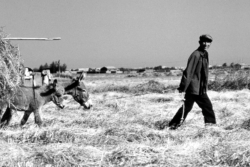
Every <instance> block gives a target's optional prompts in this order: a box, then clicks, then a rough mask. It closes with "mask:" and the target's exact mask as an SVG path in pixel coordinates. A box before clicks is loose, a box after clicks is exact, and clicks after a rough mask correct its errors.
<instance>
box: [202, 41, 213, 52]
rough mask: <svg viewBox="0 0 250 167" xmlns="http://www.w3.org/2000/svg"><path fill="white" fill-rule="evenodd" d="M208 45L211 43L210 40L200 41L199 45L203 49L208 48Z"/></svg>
mask: <svg viewBox="0 0 250 167" xmlns="http://www.w3.org/2000/svg"><path fill="white" fill-rule="evenodd" d="M210 45H211V42H209V41H200V47H201V48H202V49H203V50H208V48H209V47H210Z"/></svg>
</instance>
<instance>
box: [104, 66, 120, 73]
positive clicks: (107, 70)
mask: <svg viewBox="0 0 250 167" xmlns="http://www.w3.org/2000/svg"><path fill="white" fill-rule="evenodd" d="M116 71H117V68H115V67H113V66H106V67H102V68H101V69H100V73H116Z"/></svg>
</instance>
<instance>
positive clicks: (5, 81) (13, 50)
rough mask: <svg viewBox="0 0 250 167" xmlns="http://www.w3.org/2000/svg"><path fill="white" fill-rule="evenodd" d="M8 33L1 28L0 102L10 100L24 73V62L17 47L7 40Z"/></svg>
mask: <svg viewBox="0 0 250 167" xmlns="http://www.w3.org/2000/svg"><path fill="white" fill-rule="evenodd" d="M7 36H8V34H7V33H5V32H4V31H3V28H0V100H1V101H2V100H6V99H10V98H11V97H12V96H13V94H14V93H15V88H16V86H18V85H20V83H21V81H22V75H23V71H24V66H23V60H22V59H21V55H20V52H19V48H18V47H17V46H13V45H12V44H11V43H10V40H5V39H3V38H6V37H7Z"/></svg>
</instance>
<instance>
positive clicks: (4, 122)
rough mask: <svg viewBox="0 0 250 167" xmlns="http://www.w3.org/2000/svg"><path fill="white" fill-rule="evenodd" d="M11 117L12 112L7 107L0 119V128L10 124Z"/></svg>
mask: <svg viewBox="0 0 250 167" xmlns="http://www.w3.org/2000/svg"><path fill="white" fill-rule="evenodd" d="M12 115H13V113H12V110H11V109H10V108H9V107H7V108H6V111H5V113H4V114H3V117H2V118H1V125H0V127H3V126H6V125H8V124H9V123H10V120H11V118H12Z"/></svg>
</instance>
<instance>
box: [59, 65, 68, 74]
mask: <svg viewBox="0 0 250 167" xmlns="http://www.w3.org/2000/svg"><path fill="white" fill-rule="evenodd" d="M60 69H61V71H64V72H65V71H66V70H67V65H66V64H65V63H64V64H63V65H62V66H61V67H60Z"/></svg>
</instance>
